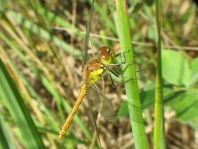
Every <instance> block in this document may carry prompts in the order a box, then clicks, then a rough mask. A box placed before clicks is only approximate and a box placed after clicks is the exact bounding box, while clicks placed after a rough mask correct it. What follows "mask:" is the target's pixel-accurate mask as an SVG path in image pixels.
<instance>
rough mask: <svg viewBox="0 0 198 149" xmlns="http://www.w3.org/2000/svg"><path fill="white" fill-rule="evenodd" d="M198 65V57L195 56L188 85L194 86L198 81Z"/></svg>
mask: <svg viewBox="0 0 198 149" xmlns="http://www.w3.org/2000/svg"><path fill="white" fill-rule="evenodd" d="M197 66H198V58H195V59H193V60H192V62H191V69H192V73H191V77H190V79H189V81H188V84H187V86H192V85H194V84H195V83H197V82H198V67H197Z"/></svg>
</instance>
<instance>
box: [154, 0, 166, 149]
mask: <svg viewBox="0 0 198 149" xmlns="http://www.w3.org/2000/svg"><path fill="white" fill-rule="evenodd" d="M155 6H156V23H157V24H156V25H157V37H158V39H157V49H158V50H157V68H156V84H155V88H156V89H155V122H154V141H153V142H154V149H165V148H166V145H165V138H164V109H163V82H162V62H161V20H160V1H159V0H155Z"/></svg>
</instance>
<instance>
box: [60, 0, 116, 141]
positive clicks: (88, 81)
mask: <svg viewBox="0 0 198 149" xmlns="http://www.w3.org/2000/svg"><path fill="white" fill-rule="evenodd" d="M93 7H94V0H92V3H91V13H90V17H89V20H88V25H87V29H86V35H85V44H84V54H83V56H84V57H83V64H82V66H83V67H82V68H83V77H82V78H83V81H82V84H81V87H80V93H79V96H78V97H77V99H76V102H75V103H74V105H73V108H72V110H71V112H70V114H69V116H68V117H67V119H66V121H65V123H64V124H63V126H62V129H61V131H60V132H59V138H60V139H63V138H64V136H65V134H66V132H67V131H68V129H69V127H70V125H71V123H72V121H73V118H74V116H75V114H76V112H77V111H78V109H79V106H80V104H81V103H82V101H83V99H84V98H85V96H86V95H87V94H88V91H89V90H90V88H91V87H93V86H94V87H95V84H96V83H97V82H98V81H99V80H100V79H101V77H102V76H103V74H104V73H105V72H107V71H108V70H109V67H108V66H111V65H112V64H113V59H114V57H115V55H116V54H115V53H116V52H115V48H109V47H100V48H99V49H98V53H99V54H98V56H97V57H95V58H93V59H91V60H89V61H88V62H86V59H87V51H88V50H87V49H88V41H89V32H90V30H91V20H92V11H93Z"/></svg>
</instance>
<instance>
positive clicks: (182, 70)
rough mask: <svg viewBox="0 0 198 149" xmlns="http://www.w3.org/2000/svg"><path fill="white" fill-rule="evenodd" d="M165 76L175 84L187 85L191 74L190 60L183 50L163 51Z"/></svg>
mask: <svg viewBox="0 0 198 149" xmlns="http://www.w3.org/2000/svg"><path fill="white" fill-rule="evenodd" d="M162 65H163V70H162V71H163V73H162V74H163V78H164V79H165V80H166V81H167V82H169V83H171V84H174V85H187V84H188V80H189V78H190V75H191V70H190V66H189V62H188V60H187V59H186V58H185V57H184V55H183V54H182V53H181V52H177V51H172V50H164V51H163V52H162Z"/></svg>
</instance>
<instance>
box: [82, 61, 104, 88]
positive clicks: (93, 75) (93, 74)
mask: <svg viewBox="0 0 198 149" xmlns="http://www.w3.org/2000/svg"><path fill="white" fill-rule="evenodd" d="M103 73H104V65H103V64H102V63H101V62H100V61H99V60H98V59H93V60H91V61H89V63H87V65H86V66H85V71H84V76H85V78H84V79H85V80H86V81H88V83H89V84H91V85H92V84H94V83H96V82H97V81H98V80H99V79H100V78H101V75H102V74H103Z"/></svg>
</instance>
